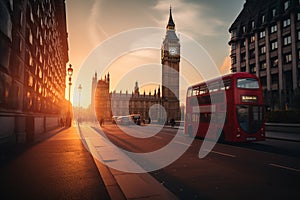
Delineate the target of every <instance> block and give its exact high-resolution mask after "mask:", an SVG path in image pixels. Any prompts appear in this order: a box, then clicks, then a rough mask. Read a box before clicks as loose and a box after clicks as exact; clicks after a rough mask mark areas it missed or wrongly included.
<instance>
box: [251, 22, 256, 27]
mask: <svg viewBox="0 0 300 200" xmlns="http://www.w3.org/2000/svg"><path fill="white" fill-rule="evenodd" d="M254 27H255V22H254V21H252V22H251V28H252V29H253V28H254Z"/></svg>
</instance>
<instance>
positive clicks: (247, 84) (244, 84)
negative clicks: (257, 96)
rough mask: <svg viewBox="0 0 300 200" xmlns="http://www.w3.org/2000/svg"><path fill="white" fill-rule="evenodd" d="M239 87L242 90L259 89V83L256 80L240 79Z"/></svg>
mask: <svg viewBox="0 0 300 200" xmlns="http://www.w3.org/2000/svg"><path fill="white" fill-rule="evenodd" d="M237 87H238V88H242V89H258V88H259V84H258V81H257V80H256V79H254V78H238V79H237Z"/></svg>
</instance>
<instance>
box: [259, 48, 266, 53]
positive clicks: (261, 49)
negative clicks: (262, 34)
mask: <svg viewBox="0 0 300 200" xmlns="http://www.w3.org/2000/svg"><path fill="white" fill-rule="evenodd" d="M260 53H261V54H264V53H266V46H262V47H260Z"/></svg>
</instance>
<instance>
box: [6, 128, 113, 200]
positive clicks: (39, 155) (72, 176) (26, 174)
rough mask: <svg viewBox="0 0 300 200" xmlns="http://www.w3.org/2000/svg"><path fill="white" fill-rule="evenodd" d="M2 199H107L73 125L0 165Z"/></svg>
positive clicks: (102, 185) (104, 188)
mask: <svg viewBox="0 0 300 200" xmlns="http://www.w3.org/2000/svg"><path fill="white" fill-rule="evenodd" d="M0 195H1V199H43V200H44V199H55V200H57V199H72V200H73V199H78V200H79V199H80V200H81V199H87V200H90V199H101V200H105V199H110V198H109V195H108V192H107V190H106V187H105V185H104V183H103V180H102V177H101V176H100V174H99V171H98V169H97V166H96V165H95V163H94V159H93V157H92V156H91V154H90V153H89V152H88V151H87V150H86V149H85V148H84V146H83V144H82V142H81V139H80V138H79V136H78V133H77V130H76V128H75V127H71V128H68V129H64V130H62V131H61V132H59V133H57V134H56V135H54V136H52V137H49V138H48V139H46V140H43V141H40V142H39V143H36V144H34V145H31V146H30V147H29V148H27V149H25V150H24V151H23V152H22V153H20V154H19V155H17V156H15V157H12V158H11V159H10V160H8V161H6V162H5V163H4V164H2V165H1V166H0Z"/></svg>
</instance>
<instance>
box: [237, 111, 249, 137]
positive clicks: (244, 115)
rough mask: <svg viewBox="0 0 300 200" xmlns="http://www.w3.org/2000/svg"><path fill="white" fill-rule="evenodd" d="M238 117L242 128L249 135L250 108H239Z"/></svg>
mask: <svg viewBox="0 0 300 200" xmlns="http://www.w3.org/2000/svg"><path fill="white" fill-rule="evenodd" d="M237 117H238V122H239V124H240V127H241V128H242V129H243V131H245V132H246V133H249V106H244V105H243V106H237Z"/></svg>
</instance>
